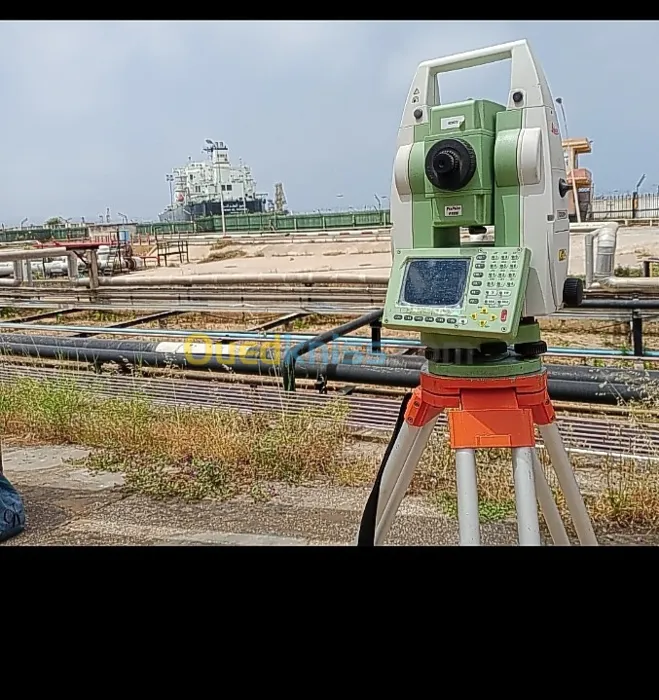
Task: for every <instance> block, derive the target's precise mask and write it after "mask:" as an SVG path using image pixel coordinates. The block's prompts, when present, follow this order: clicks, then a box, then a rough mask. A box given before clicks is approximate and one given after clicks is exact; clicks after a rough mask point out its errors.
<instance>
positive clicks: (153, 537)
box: [3, 446, 649, 546]
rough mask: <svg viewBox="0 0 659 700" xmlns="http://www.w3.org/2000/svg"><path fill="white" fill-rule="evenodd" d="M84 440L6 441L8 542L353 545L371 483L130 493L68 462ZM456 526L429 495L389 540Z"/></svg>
mask: <svg viewBox="0 0 659 700" xmlns="http://www.w3.org/2000/svg"><path fill="white" fill-rule="evenodd" d="M87 454H88V451H87V450H84V449H80V448H76V447H70V446H66V447H52V446H47V447H29V448H17V447H5V448H4V450H3V463H4V470H5V474H6V476H7V478H8V479H9V480H10V481H11V482H12V483H13V484H14V486H15V487H16V488H17V489H18V491H19V492H20V493H21V495H22V497H23V500H24V503H25V508H26V511H27V518H28V523H27V528H26V531H25V533H23V534H22V535H20V536H18V537H16V538H14V539H12V540H9V541H8V542H6V543H5V545H6V546H21V545H133V546H138V545H155V546H187V545H192V546H305V545H306V546H308V545H325V546H327V545H350V544H351V543H352V542H353V539H354V537H355V534H356V532H357V528H358V525H359V519H360V517H361V509H362V508H363V506H364V504H365V502H366V499H367V496H368V491H367V490H366V489H361V488H335V487H328V486H310V487H290V486H275V495H274V497H273V498H272V500H270V501H268V502H267V503H256V502H254V501H253V500H252V499H249V498H238V499H234V500H231V501H228V502H225V503H217V502H212V501H204V502H201V503H194V504H186V503H182V502H180V501H157V500H153V499H150V498H147V497H144V496H138V495H131V494H128V493H127V492H126V491H125V490H124V489H123V488H122V479H121V477H120V476H118V475H116V474H109V473H105V474H96V473H90V472H88V471H86V470H84V469H80V468H79V467H78V466H75V465H74V464H71V463H69V460H76V459H80V458H82V457H85V456H86V455H87ZM482 533H483V542H484V544H491V545H495V544H496V545H511V544H515V543H516V532H515V526H514V524H513V523H496V524H488V525H485V526H483V528H482ZM457 542H458V532H457V524H456V522H455V521H454V520H453V519H449V518H447V517H444V516H442V515H439V514H438V513H437V511H436V510H435V509H434V508H432V507H431V506H430V505H429V504H428V503H427V502H425V501H423V500H422V499H419V498H408V499H406V501H405V502H404V503H403V506H402V507H401V510H400V511H399V515H398V517H397V520H396V523H395V525H394V528H393V530H392V532H391V534H390V537H389V540H388V544H392V545H454V544H457ZM601 542H602V543H603V544H649V542H648V541H647V540H645V541H644V540H643V538H640V537H635V536H631V535H628V536H620V535H618V536H616V537H604V538H603V539H601Z"/></svg>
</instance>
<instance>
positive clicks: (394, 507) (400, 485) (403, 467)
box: [375, 418, 437, 545]
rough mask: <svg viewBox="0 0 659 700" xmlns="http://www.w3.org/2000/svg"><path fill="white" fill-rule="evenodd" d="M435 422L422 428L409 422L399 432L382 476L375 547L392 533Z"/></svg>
mask: <svg viewBox="0 0 659 700" xmlns="http://www.w3.org/2000/svg"><path fill="white" fill-rule="evenodd" d="M436 423H437V418H434V419H433V420H431V421H430V422H429V423H426V424H425V425H424V426H422V427H421V428H414V427H412V426H410V425H407V423H406V424H405V425H403V427H402V428H401V430H400V433H399V435H398V439H397V440H396V444H395V445H394V449H393V450H392V452H391V457H390V458H389V462H388V464H387V466H386V467H385V470H384V472H383V474H382V484H381V486H380V498H379V502H378V514H377V521H376V523H377V524H376V529H375V544H376V545H381V544H382V543H383V542H384V540H385V539H386V537H387V535H388V534H389V531H390V530H391V526H392V524H393V522H394V518H395V517H396V513H397V512H398V508H399V507H400V504H401V503H402V502H403V498H405V494H406V493H407V489H408V488H409V486H410V483H411V482H412V477H413V476H414V472H415V470H416V468H417V465H418V464H419V460H420V459H421V455H422V454H423V451H424V450H425V448H426V446H427V444H428V440H429V439H430V435H431V434H432V431H433V428H434V427H435V424H436Z"/></svg>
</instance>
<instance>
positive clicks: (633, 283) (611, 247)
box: [585, 221, 659, 292]
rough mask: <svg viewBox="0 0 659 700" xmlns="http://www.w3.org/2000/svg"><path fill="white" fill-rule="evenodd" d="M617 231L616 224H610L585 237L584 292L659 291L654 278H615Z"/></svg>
mask: <svg viewBox="0 0 659 700" xmlns="http://www.w3.org/2000/svg"><path fill="white" fill-rule="evenodd" d="M618 228H619V224H617V223H615V222H613V221H611V222H608V223H606V224H604V225H603V226H602V227H600V228H598V229H597V230H596V231H595V232H594V233H589V234H587V235H586V237H585V246H586V289H587V290H606V291H618V290H622V291H627V292H647V291H652V290H659V279H658V278H655V277H616V276H615V254H616V247H617V243H618ZM594 249H595V251H594Z"/></svg>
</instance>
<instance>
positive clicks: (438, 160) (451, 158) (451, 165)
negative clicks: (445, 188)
mask: <svg viewBox="0 0 659 700" xmlns="http://www.w3.org/2000/svg"><path fill="white" fill-rule="evenodd" d="M433 165H434V166H435V171H436V172H437V173H439V174H440V175H447V174H448V173H450V172H452V171H453V170H456V169H457V167H458V159H457V153H455V151H453V152H451V151H440V152H439V153H438V154H437V155H436V156H435V162H434V163H433Z"/></svg>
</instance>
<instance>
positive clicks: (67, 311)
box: [7, 308, 82, 323]
mask: <svg viewBox="0 0 659 700" xmlns="http://www.w3.org/2000/svg"><path fill="white" fill-rule="evenodd" d="M81 310H82V309H76V308H72V309H57V310H56V311H44V312H43V313H40V314H33V315H32V316H22V317H21V316H17V317H16V318H11V319H9V321H7V323H31V322H32V321H41V320H43V319H46V318H56V317H57V316H64V315H65V314H75V313H78V311H81Z"/></svg>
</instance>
